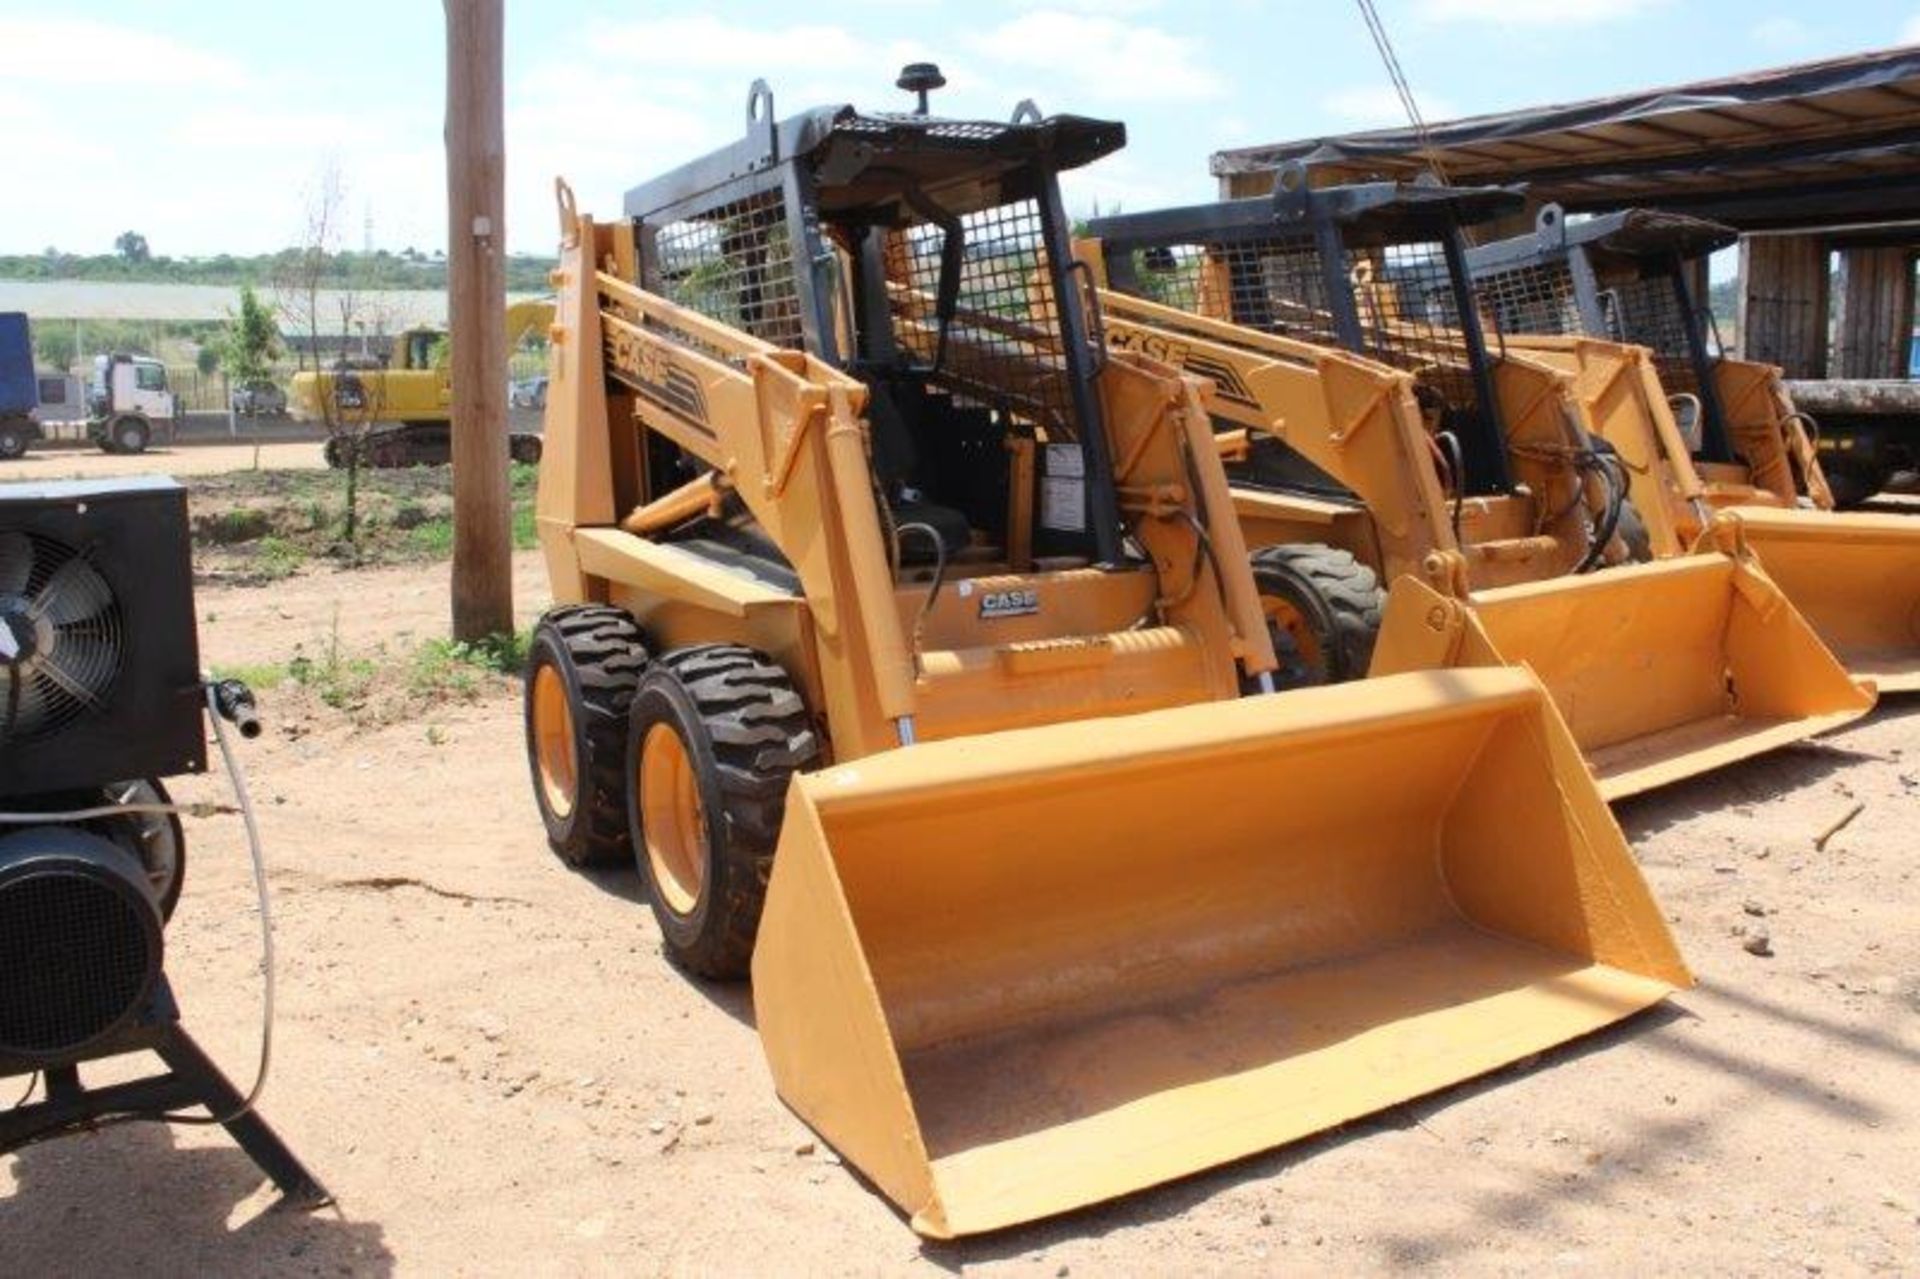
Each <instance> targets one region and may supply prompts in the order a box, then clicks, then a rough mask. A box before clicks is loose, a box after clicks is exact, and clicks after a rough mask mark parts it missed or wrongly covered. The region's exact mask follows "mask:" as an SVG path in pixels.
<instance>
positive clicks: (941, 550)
mask: <svg viewBox="0 0 1920 1279" xmlns="http://www.w3.org/2000/svg"><path fill="white" fill-rule="evenodd" d="M908 533H922V534H925V535H926V539H927V540H928V541H929V542H932V543H933V589H932V590H930V591H928V592H927V598H926V599H924V600H922V601H920V613H919V615H918V616H916V617H915V618H914V619H913V633H914V637H915V640H916V642H915V644H914V650H915V658H916V660H917V659H918V656H919V647H920V645H919V643H918V642H917V641H918V638H919V635H920V628H921V627H922V626H923V625H925V624H926V620H927V614H928V613H931V612H932V611H933V602H934V601H935V600H937V599H939V598H940V584H941V583H942V582H944V581H945V580H946V577H947V543H946V541H945V539H943V538H942V537H941V536H940V530H938V529H936V528H935V527H934V526H933V525H931V524H922V523H920V522H919V521H918V520H915V521H913V522H911V523H907V524H900V525H896V526H895V528H894V530H893V541H894V548H895V556H896V558H898V555H899V544H900V539H901V538H902V537H903V536H905V535H906V534H908Z"/></svg>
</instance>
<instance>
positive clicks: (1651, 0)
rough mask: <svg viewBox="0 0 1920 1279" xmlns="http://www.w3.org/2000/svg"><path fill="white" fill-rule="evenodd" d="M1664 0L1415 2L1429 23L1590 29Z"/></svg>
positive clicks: (1632, 15) (1647, 9) (1660, 4)
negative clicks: (1579, 27)
mask: <svg viewBox="0 0 1920 1279" xmlns="http://www.w3.org/2000/svg"><path fill="white" fill-rule="evenodd" d="M1667 3H1668V0H1557V2H1555V0H1419V4H1418V6H1417V8H1416V9H1415V12H1416V13H1417V14H1418V15H1419V16H1420V17H1421V18H1423V19H1425V20H1427V21H1429V22H1480V23H1487V24H1492V25H1498V26H1503V27H1549V26H1552V27H1569V26H1594V25H1597V24H1599V23H1603V22H1620V21H1624V20H1625V19H1628V18H1637V17H1639V16H1640V15H1641V14H1643V13H1648V12H1651V11H1652V10H1654V9H1658V8H1661V7H1663V6H1665V5H1666V4H1667Z"/></svg>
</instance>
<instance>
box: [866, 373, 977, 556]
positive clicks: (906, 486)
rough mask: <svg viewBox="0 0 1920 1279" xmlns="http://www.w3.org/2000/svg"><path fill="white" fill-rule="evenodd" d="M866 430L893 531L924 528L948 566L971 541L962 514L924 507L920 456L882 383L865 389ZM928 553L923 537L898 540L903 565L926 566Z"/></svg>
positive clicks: (931, 505)
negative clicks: (916, 526) (934, 535)
mask: <svg viewBox="0 0 1920 1279" xmlns="http://www.w3.org/2000/svg"><path fill="white" fill-rule="evenodd" d="M869 389H870V390H871V395H870V396H869V397H868V400H867V425H868V426H869V427H870V428H871V429H872V432H873V469H874V473H875V474H876V475H878V476H879V478H880V487H881V490H882V491H883V492H884V493H885V494H886V499H887V506H888V509H890V510H891V511H892V512H893V522H894V524H895V526H896V527H897V526H901V525H906V524H924V525H926V526H928V527H929V528H931V529H933V531H934V532H935V533H937V534H938V535H939V537H940V545H941V548H942V549H943V550H944V552H945V554H946V558H947V559H948V560H949V561H951V560H952V559H953V558H954V557H955V556H956V555H958V554H959V553H960V552H961V551H963V550H965V549H966V548H967V546H968V545H969V544H971V543H972V541H973V529H972V526H971V525H970V524H969V523H968V521H967V517H966V515H965V513H963V512H961V511H958V510H956V509H954V508H953V507H951V506H942V505H941V504H940V503H938V502H934V501H930V500H929V499H928V498H927V497H926V496H925V494H924V493H922V491H921V489H920V486H919V484H917V483H916V480H918V479H919V470H920V450H919V449H918V448H917V447H916V446H915V444H914V442H913V432H912V431H911V430H909V429H908V427H907V423H906V418H905V417H904V416H903V415H902V414H901V412H900V406H899V405H898V404H897V403H896V402H895V401H894V397H893V392H892V391H891V390H890V389H889V388H888V386H887V385H886V383H884V382H880V381H874V382H871V383H869ZM935 558H936V557H935V555H934V549H933V547H932V546H931V545H929V543H928V541H927V538H926V536H925V535H924V534H922V535H919V536H915V535H913V534H908V535H907V536H905V537H902V538H901V539H900V561H901V563H903V564H914V565H921V564H931V563H933V562H934V560H935Z"/></svg>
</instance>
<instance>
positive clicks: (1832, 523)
mask: <svg viewBox="0 0 1920 1279" xmlns="http://www.w3.org/2000/svg"><path fill="white" fill-rule="evenodd" d="M1738 238H1739V237H1738V234H1737V233H1736V232H1735V231H1733V230H1732V228H1730V227H1724V226H1721V225H1719V224H1717V223H1713V222H1703V221H1701V220H1699V219H1697V218H1690V217H1685V216H1682V215H1677V214H1669V213H1658V212H1652V211H1649V210H1643V209H1633V210H1628V211H1626V212H1624V213H1613V214H1608V215H1606V216H1604V217H1597V218H1591V219H1589V220H1587V221H1585V222H1581V223H1575V224H1573V225H1568V224H1567V222H1566V219H1565V217H1564V215H1563V214H1562V213H1561V211H1560V209H1559V208H1558V207H1556V206H1553V205H1549V206H1547V207H1546V208H1545V209H1542V210H1541V212H1540V214H1539V219H1538V222H1537V225H1536V228H1535V233H1534V234H1533V235H1530V236H1522V237H1519V238H1517V239H1513V240H1506V241H1502V242H1501V243H1498V244H1490V245H1487V246H1485V247H1483V248H1479V249H1475V250H1472V251H1471V252H1470V253H1469V254H1468V256H1467V260H1468V266H1469V268H1470V269H1471V271H1472V272H1473V276H1474V285H1475V289H1476V290H1477V292H1478V294H1479V297H1480V309H1481V311H1482V312H1483V313H1486V314H1488V315H1491V316H1493V317H1495V319H1496V320H1497V322H1498V324H1499V326H1500V329H1501V331H1502V332H1503V333H1505V334H1507V341H1508V343H1509V346H1510V349H1520V350H1524V351H1526V352H1527V353H1528V354H1529V355H1531V356H1533V357H1534V358H1537V359H1540V360H1543V361H1545V362H1547V363H1550V364H1553V365H1555V366H1556V367H1560V368H1564V369H1566V370H1568V371H1570V372H1572V373H1574V374H1575V375H1576V376H1577V377H1578V378H1579V381H1580V383H1581V385H1582V387H1583V388H1587V390H1586V392H1585V393H1586V394H1587V395H1588V397H1589V398H1590V399H1592V400H1593V401H1595V402H1596V403H1598V402H1602V401H1604V402H1606V403H1607V404H1608V405H1609V406H1610V408H1609V409H1608V411H1604V412H1601V413H1598V414H1596V419H1595V428H1596V429H1597V430H1598V431H1599V432H1600V433H1601V434H1602V435H1603V436H1605V438H1606V439H1607V440H1608V441H1609V442H1610V443H1611V444H1612V445H1613V446H1614V448H1615V450H1616V451H1617V452H1618V453H1619V455H1620V457H1621V459H1622V461H1623V462H1625V464H1626V467H1627V472H1628V474H1629V475H1630V476H1631V477H1632V492H1633V496H1634V499H1635V501H1636V503H1637V504H1638V505H1639V507H1640V508H1641V510H1642V511H1643V512H1644V513H1645V515H1646V517H1647V523H1648V525H1649V527H1650V529H1651V530H1652V533H1653V544H1654V549H1655V552H1656V553H1657V554H1659V555H1660V556H1662V557H1666V556H1670V555H1677V554H1681V553H1683V552H1684V551H1686V550H1688V549H1690V548H1692V547H1693V546H1694V545H1695V544H1696V543H1698V542H1699V541H1700V539H1701V538H1702V537H1703V536H1708V535H1710V534H1711V531H1712V526H1713V524H1714V523H1715V521H1716V519H1720V520H1725V519H1727V518H1728V517H1729V516H1731V517H1732V518H1733V519H1734V520H1735V521H1737V524H1738V536H1739V537H1740V538H1742V539H1743V540H1744V541H1745V542H1746V544H1747V545H1748V546H1750V547H1751V548H1752V550H1753V552H1754V554H1755V555H1756V556H1758V558H1759V560H1760V562H1761V564H1762V565H1763V566H1764V567H1765V568H1766V571H1767V576H1769V577H1771V578H1772V579H1773V580H1774V581H1775V582H1776V583H1777V584H1778V585H1779V586H1780V588H1781V589H1782V590H1783V591H1785V592H1786V595H1787V598H1788V599H1790V600H1792V601H1793V604H1794V607H1795V608H1797V609H1799V610H1800V612H1801V613H1802V614H1804V615H1805V616H1806V618H1807V620H1808V621H1809V622H1810V623H1812V625H1813V628H1814V629H1815V630H1816V631H1818V632H1819V634H1820V637H1821V639H1822V640H1824V641H1825V642H1826V643H1827V645H1828V646H1829V647H1831V648H1832V649H1833V651H1834V654H1835V655H1836V656H1837V657H1838V658H1839V659H1840V660H1841V661H1842V662H1843V663H1844V664H1845V665H1846V667H1847V669H1848V670H1849V671H1851V672H1852V673H1853V674H1854V675H1856V676H1861V677H1865V678H1869V679H1871V680H1872V681H1873V682H1874V683H1875V684H1877V685H1878V686H1879V688H1880V691H1882V692H1917V691H1920V527H1916V521H1914V520H1912V519H1910V518H1906V517H1903V516H1900V515H1876V514H1870V513H1865V512H1838V511H1835V510H1834V500H1833V494H1832V492H1831V490H1830V489H1829V487H1828V485H1827V481H1826V478H1825V475H1824V474H1823V472H1822V470H1821V464H1820V460H1819V455H1818V453H1817V451H1816V450H1815V448H1814V444H1813V440H1812V438H1811V435H1810V433H1809V431H1808V429H1807V428H1808V419H1807V418H1806V416H1805V415H1804V414H1801V413H1798V412H1796V411H1795V410H1794V406H1793V401H1792V398H1791V397H1790V396H1789V395H1788V394H1787V391H1786V388H1785V385H1784V384H1783V382H1782V380H1781V376H1780V370H1779V369H1777V368H1774V367H1772V366H1771V365H1765V364H1756V363H1753V362H1751V361H1746V360H1737V359H1734V358H1732V357H1730V356H1728V355H1726V354H1725V353H1724V351H1723V349H1722V348H1720V345H1719V343H1718V342H1717V341H1710V340H1709V337H1710V333H1711V325H1712V321H1711V317H1710V315H1709V314H1708V313H1707V311H1706V309H1705V307H1703V306H1702V305H1701V304H1700V303H1699V301H1698V300H1697V299H1696V298H1695V296H1694V290H1693V285H1692V283H1691V282H1690V280H1689V271H1688V264H1689V262H1691V261H1694V260H1697V259H1700V258H1703V257H1705V256H1706V255H1707V254H1709V253H1711V252H1713V251H1714V250H1716V249H1719V248H1724V247H1725V246H1727V245H1729V244H1732V243H1734V242H1735V241H1736V240H1737V239H1738ZM1521 335H1537V336H1531V337H1526V336H1521ZM1626 343H1631V344H1633V345H1631V346H1627V345H1622V344H1626ZM1723 512H1724V513H1726V514H1722V513H1723Z"/></svg>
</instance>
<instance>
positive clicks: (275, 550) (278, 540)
mask: <svg viewBox="0 0 1920 1279" xmlns="http://www.w3.org/2000/svg"><path fill="white" fill-rule="evenodd" d="M307 559H308V552H307V548H306V547H304V546H301V545H300V544H299V543H298V542H295V541H292V540H291V539H288V538H284V537H279V536H277V535H276V536H272V537H263V538H261V539H260V541H259V542H258V543H257V544H256V546H255V548H254V556H253V570H254V571H253V576H254V577H256V578H257V579H259V580H260V581H265V582H278V581H280V580H281V579H282V578H288V577H292V576H293V575H294V574H295V573H298V572H299V571H300V570H301V569H303V568H305V567H306V564H307Z"/></svg>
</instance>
